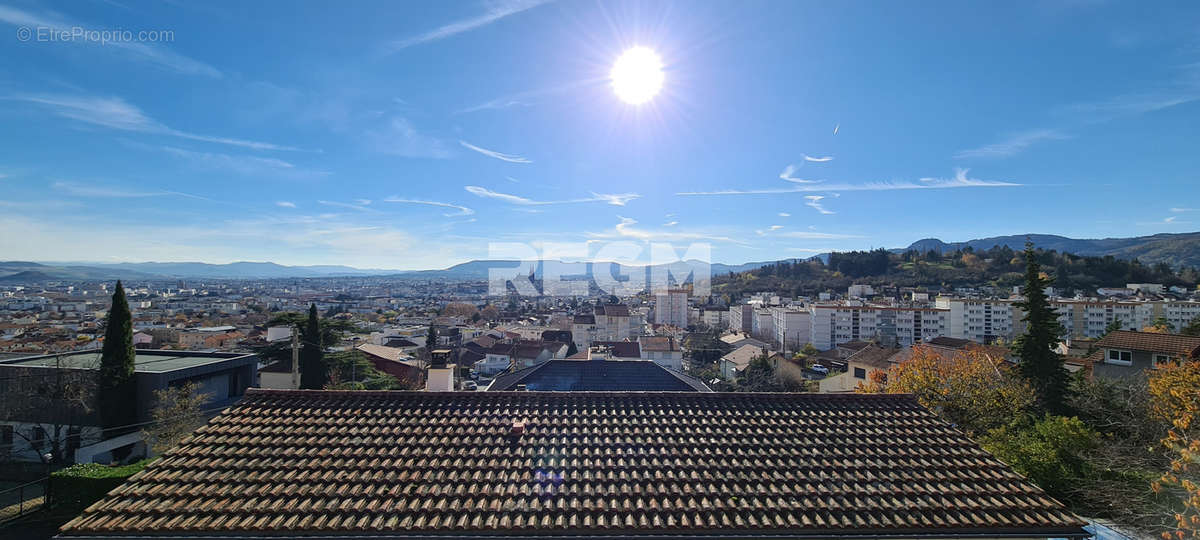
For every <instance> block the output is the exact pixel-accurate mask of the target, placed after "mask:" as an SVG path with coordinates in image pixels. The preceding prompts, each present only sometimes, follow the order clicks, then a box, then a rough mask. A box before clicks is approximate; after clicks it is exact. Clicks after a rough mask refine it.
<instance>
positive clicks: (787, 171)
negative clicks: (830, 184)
mask: <svg viewBox="0 0 1200 540" xmlns="http://www.w3.org/2000/svg"><path fill="white" fill-rule="evenodd" d="M796 169H797V167H796V166H795V165H788V166H787V167H784V168H783V172H781V173H779V177H780V178H782V179H784V180H787V181H788V182H795V183H797V184H816V183H819V182H823V180H805V179H803V178H796V177H794V176H792V175H793V174H796Z"/></svg>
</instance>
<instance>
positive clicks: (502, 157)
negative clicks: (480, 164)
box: [458, 140, 533, 163]
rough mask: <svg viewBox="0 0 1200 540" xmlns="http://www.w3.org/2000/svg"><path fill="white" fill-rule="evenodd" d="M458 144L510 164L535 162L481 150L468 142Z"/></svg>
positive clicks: (484, 149)
mask: <svg viewBox="0 0 1200 540" xmlns="http://www.w3.org/2000/svg"><path fill="white" fill-rule="evenodd" d="M458 143H459V144H461V145H463V148H468V149H471V150H474V151H476V152H479V153H480V154H483V155H485V156H488V157H491V158H496V159H498V160H501V161H507V162H509V163H533V161H530V160H529V159H528V158H524V157H521V156H518V155H514V154H505V153H503V152H497V151H495V150H488V149H487V148H480V147H478V146H475V145H473V144H471V143H469V142H467V141H462V140H460V141H458Z"/></svg>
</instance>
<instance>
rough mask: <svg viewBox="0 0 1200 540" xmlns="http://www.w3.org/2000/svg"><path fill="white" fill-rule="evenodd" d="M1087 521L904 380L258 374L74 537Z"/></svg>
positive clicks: (997, 532) (1041, 528) (68, 532)
mask: <svg viewBox="0 0 1200 540" xmlns="http://www.w3.org/2000/svg"><path fill="white" fill-rule="evenodd" d="M517 425H520V426H521V432H520V434H515V433H514V432H515V431H516V429H515V428H516V426H517ZM1084 524H1085V523H1084V522H1083V521H1081V520H1080V519H1078V518H1077V517H1075V516H1073V515H1071V514H1070V513H1068V512H1067V511H1066V510H1064V509H1063V507H1062V505H1061V504H1059V503H1058V502H1056V501H1054V500H1052V499H1050V498H1049V497H1048V496H1046V495H1045V493H1043V492H1042V491H1041V490H1039V489H1037V488H1036V487H1034V486H1032V485H1030V484H1029V483H1027V482H1026V481H1025V480H1023V479H1022V478H1021V477H1020V476H1019V475H1018V474H1016V473H1015V472H1013V471H1012V470H1011V469H1009V468H1008V467H1007V466H1005V465H1004V464H1002V463H1000V462H999V461H997V460H996V459H994V458H992V457H991V456H990V455H988V454H987V453H986V452H984V451H983V450H982V449H980V448H979V447H978V446H977V445H976V444H975V443H973V442H971V441H970V440H968V439H967V438H966V437H965V436H963V435H962V434H961V433H960V432H958V431H957V430H955V429H953V428H952V427H950V426H949V425H947V424H946V423H944V422H942V421H941V420H939V419H938V418H937V417H936V416H934V415H933V414H932V413H930V412H929V411H927V410H925V409H924V408H922V407H921V406H920V405H918V404H917V403H916V402H915V400H913V399H912V398H911V397H910V396H905V395H889V394H879V395H862V394H846V395H826V394H771V393H737V394H723V393H697V392H686V393H675V392H646V393H609V392H603V393H591V392H561V393H560V392H495V393H493V392H447V393H443V392H369V391H357V392H336V391H305V390H299V391H267V390H251V391H250V392H248V393H247V394H246V396H245V397H244V398H243V399H242V401H241V402H240V403H239V404H238V405H236V406H234V407H231V408H230V409H227V410H226V411H225V412H224V413H223V414H221V415H220V416H218V417H217V418H215V419H213V420H212V421H210V422H209V424H208V425H207V426H205V427H202V428H200V429H199V430H197V431H196V432H195V433H194V434H193V436H191V437H189V438H188V439H186V440H185V441H184V442H183V443H182V444H181V445H180V446H179V447H178V448H176V449H174V450H172V451H170V452H168V453H167V454H166V455H164V456H163V457H161V458H159V459H158V460H156V461H154V462H153V463H151V464H150V465H149V466H148V467H147V468H146V469H145V470H143V471H142V472H140V473H138V474H136V475H134V476H133V477H131V478H130V479H129V481H127V482H125V483H124V484H122V485H121V486H119V487H118V488H116V489H114V490H113V491H112V492H110V493H109V494H108V495H107V496H106V497H105V498H104V499H102V500H101V501H100V502H98V503H96V504H94V505H92V506H91V507H89V508H88V509H87V510H85V511H84V512H83V514H81V515H80V516H79V517H77V518H76V519H74V520H72V521H71V522H69V523H67V524H66V525H64V526H63V528H62V534H63V535H64V536H73V535H75V536H78V535H120V536H126V537H137V536H157V537H162V536H169V535H174V536H179V535H192V536H217V535H234V534H239V533H240V534H261V533H266V534H268V535H271V536H280V535H292V536H302V535H324V536H352V535H355V534H357V535H364V534H367V535H389V534H391V535H395V536H400V535H403V536H408V537H422V536H435V535H443V536H444V535H456V536H468V535H475V536H483V535H495V534H506V535H517V534H519V535H523V536H527V537H529V536H545V535H550V534H552V535H559V536H576V537H583V536H616V535H623V536H627V537H628V536H642V537H648V536H651V535H667V534H671V535H679V537H681V538H682V537H716V536H742V537H746V536H766V535H782V536H813V537H831V536H840V535H858V536H860V537H887V536H910V537H911V536H964V535H980V536H990V537H996V536H1026V537H1049V536H1053V537H1061V536H1083V535H1085V534H1086V533H1085V531H1083V530H1082V526H1083V525H1084Z"/></svg>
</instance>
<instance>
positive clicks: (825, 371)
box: [808, 364, 829, 375]
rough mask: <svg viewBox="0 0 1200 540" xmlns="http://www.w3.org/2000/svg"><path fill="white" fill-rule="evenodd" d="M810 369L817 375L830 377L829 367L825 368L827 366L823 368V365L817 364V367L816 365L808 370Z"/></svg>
mask: <svg viewBox="0 0 1200 540" xmlns="http://www.w3.org/2000/svg"><path fill="white" fill-rule="evenodd" d="M808 369H810V370H812V371H815V372H817V373H820V374H821V375H829V368H827V367H825V366H822V365H821V364H817V365H815V366H813V367H810V368H808Z"/></svg>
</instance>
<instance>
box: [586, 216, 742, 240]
mask: <svg viewBox="0 0 1200 540" xmlns="http://www.w3.org/2000/svg"><path fill="white" fill-rule="evenodd" d="M617 219H619V220H620V222H618V223H617V225H616V226H615V227H613V229H612V230H611V231H608V232H600V233H587V236H589V237H591V238H599V239H614V238H632V239H635V240H643V241H659V242H668V241H692V240H706V241H712V242H729V243H734V244H741V243H742V242H739V241H737V240H734V239H732V238H729V237H726V236H720V235H716V234H713V233H711V232H708V231H680V230H670V231H650V230H646V229H640V228H637V227H635V226H634V225H637V220H636V219H633V218H627V217H624V216H617Z"/></svg>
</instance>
